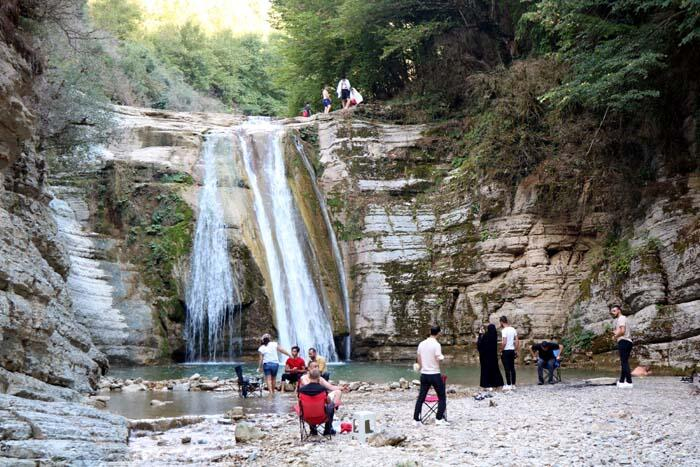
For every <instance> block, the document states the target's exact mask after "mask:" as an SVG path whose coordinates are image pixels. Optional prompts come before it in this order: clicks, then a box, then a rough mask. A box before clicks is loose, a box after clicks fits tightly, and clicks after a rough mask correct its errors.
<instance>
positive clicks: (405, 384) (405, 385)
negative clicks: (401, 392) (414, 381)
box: [399, 378, 411, 389]
mask: <svg viewBox="0 0 700 467" xmlns="http://www.w3.org/2000/svg"><path fill="white" fill-rule="evenodd" d="M399 385H400V386H401V389H408V388H410V387H411V383H409V382H408V381H407V380H406V378H401V379H399Z"/></svg>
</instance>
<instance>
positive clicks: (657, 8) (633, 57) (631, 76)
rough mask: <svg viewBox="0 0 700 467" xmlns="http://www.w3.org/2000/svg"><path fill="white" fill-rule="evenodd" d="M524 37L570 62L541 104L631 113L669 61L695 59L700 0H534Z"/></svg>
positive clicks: (653, 92)
mask: <svg viewBox="0 0 700 467" xmlns="http://www.w3.org/2000/svg"><path fill="white" fill-rule="evenodd" d="M523 36H524V37H527V36H530V37H538V38H539V44H537V45H538V46H539V48H540V50H544V51H548V52H550V53H552V54H554V55H555V56H556V57H557V58H559V59H560V60H563V61H565V62H566V63H568V64H570V65H571V74H570V77H569V79H568V80H567V81H566V82H564V83H563V84H562V85H561V86H558V87H556V88H554V89H553V90H551V91H550V92H548V93H546V94H545V96H544V98H545V99H546V100H548V101H550V102H552V103H553V104H555V105H556V106H558V107H571V106H574V107H575V106H584V107H586V108H590V109H594V110H599V111H602V110H603V109H610V110H612V111H621V112H630V113H631V112H635V111H637V110H639V109H640V108H641V107H642V106H644V105H646V104H648V103H649V102H650V101H653V100H655V99H656V98H658V97H659V96H660V94H661V92H662V88H663V86H664V84H663V82H664V81H665V79H667V77H666V78H664V77H663V76H662V74H661V72H662V71H663V70H665V69H667V68H668V66H669V64H670V63H672V62H674V61H675V62H678V60H679V59H680V60H683V57H686V58H688V59H691V60H697V59H698V53H697V45H698V40H700V2H698V1H697V0H619V1H608V0H541V1H539V2H537V3H536V4H535V6H534V9H533V11H531V12H529V13H526V14H525V15H524V16H523V24H522V27H521V37H523ZM692 57H695V58H692Z"/></svg>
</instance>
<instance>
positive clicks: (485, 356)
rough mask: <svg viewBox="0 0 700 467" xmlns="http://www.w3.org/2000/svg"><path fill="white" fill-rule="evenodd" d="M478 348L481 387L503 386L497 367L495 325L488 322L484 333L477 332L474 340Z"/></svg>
mask: <svg viewBox="0 0 700 467" xmlns="http://www.w3.org/2000/svg"><path fill="white" fill-rule="evenodd" d="M476 348H477V350H479V363H480V364H481V381H480V384H479V385H480V386H481V387H482V388H499V387H501V386H503V377H502V376H501V370H499V369H498V334H497V333H496V326H495V325H493V324H489V325H488V327H487V328H486V333H485V334H479V339H478V340H477V341H476Z"/></svg>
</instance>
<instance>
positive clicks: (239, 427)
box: [235, 422, 265, 443]
mask: <svg viewBox="0 0 700 467" xmlns="http://www.w3.org/2000/svg"><path fill="white" fill-rule="evenodd" d="M264 436H265V434H264V433H263V432H262V431H261V430H260V428H258V427H256V426H254V425H251V424H250V423H247V422H239V423H238V424H236V432H235V437H236V442H237V443H248V442H250V441H255V440H258V439H261V438H263V437H264Z"/></svg>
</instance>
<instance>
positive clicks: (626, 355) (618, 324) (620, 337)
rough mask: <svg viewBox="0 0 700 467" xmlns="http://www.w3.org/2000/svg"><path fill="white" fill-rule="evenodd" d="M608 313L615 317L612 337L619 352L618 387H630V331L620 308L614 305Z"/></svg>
mask: <svg viewBox="0 0 700 467" xmlns="http://www.w3.org/2000/svg"><path fill="white" fill-rule="evenodd" d="M610 314H611V315H612V316H613V318H615V328H614V329H613V331H612V333H613V335H612V337H613V339H615V340H616V341H617V349H618V351H619V352H620V367H621V370H620V381H618V383H617V387H619V388H632V387H633V385H632V371H631V369H630V354H631V353H632V337H631V336H632V331H631V329H630V325H629V321H628V320H627V317H626V316H625V315H623V314H622V308H620V306H619V305H614V306H613V307H612V308H610Z"/></svg>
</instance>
